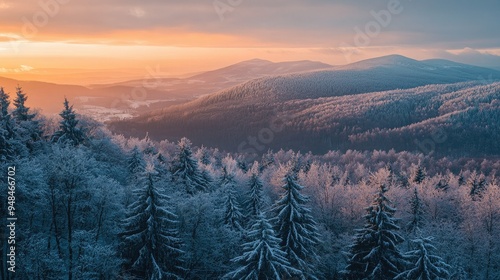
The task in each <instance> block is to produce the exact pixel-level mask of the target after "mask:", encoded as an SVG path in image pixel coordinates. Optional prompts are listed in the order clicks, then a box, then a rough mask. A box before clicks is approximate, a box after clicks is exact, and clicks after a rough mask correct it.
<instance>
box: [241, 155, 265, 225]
mask: <svg viewBox="0 0 500 280" xmlns="http://www.w3.org/2000/svg"><path fill="white" fill-rule="evenodd" d="M263 190H264V186H263V185H262V181H261V180H260V178H259V164H258V163H257V162H255V163H254V165H253V166H252V170H251V175H250V180H249V182H248V192H247V194H246V200H245V203H244V207H245V210H246V211H247V216H248V217H249V218H251V219H255V218H256V217H257V215H258V214H259V213H260V212H261V211H262V206H263Z"/></svg>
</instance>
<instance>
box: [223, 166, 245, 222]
mask: <svg viewBox="0 0 500 280" xmlns="http://www.w3.org/2000/svg"><path fill="white" fill-rule="evenodd" d="M220 185H221V187H222V190H223V191H224V192H225V193H226V201H225V213H224V223H225V224H227V225H229V226H230V227H231V228H233V229H237V230H241V229H243V225H242V224H243V218H244V215H243V213H242V209H241V206H240V203H239V202H238V197H237V195H236V190H235V188H236V181H235V180H234V176H233V175H231V174H228V172H227V169H226V167H224V168H223V171H222V176H221V179H220Z"/></svg>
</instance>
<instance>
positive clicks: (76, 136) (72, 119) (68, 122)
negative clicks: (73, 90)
mask: <svg viewBox="0 0 500 280" xmlns="http://www.w3.org/2000/svg"><path fill="white" fill-rule="evenodd" d="M59 116H61V118H62V120H61V121H60V122H59V130H58V131H56V132H55V133H54V135H53V136H52V141H53V142H57V143H68V144H71V145H73V146H78V145H80V144H82V143H83V142H84V141H85V139H86V136H85V133H84V132H83V130H82V128H81V127H79V126H78V122H79V120H77V119H76V114H75V112H74V110H73V106H70V105H69V102H68V99H66V98H64V109H63V111H62V112H61V113H60V114H59Z"/></svg>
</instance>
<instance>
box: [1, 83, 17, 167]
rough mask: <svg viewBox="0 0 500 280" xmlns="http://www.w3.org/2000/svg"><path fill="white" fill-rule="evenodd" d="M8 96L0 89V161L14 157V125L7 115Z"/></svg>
mask: <svg viewBox="0 0 500 280" xmlns="http://www.w3.org/2000/svg"><path fill="white" fill-rule="evenodd" d="M9 105H10V101H9V95H8V94H7V93H6V92H5V91H4V89H3V87H0V160H3V161H5V160H8V159H12V158H13V157H14V148H13V143H12V142H13V138H14V133H15V132H14V124H13V123H12V119H11V116H10V114H9Z"/></svg>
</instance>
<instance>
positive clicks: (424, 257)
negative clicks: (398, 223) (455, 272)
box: [394, 237, 451, 280]
mask: <svg viewBox="0 0 500 280" xmlns="http://www.w3.org/2000/svg"><path fill="white" fill-rule="evenodd" d="M412 243H413V244H414V245H415V248H416V249H415V250H412V251H410V252H408V253H406V254H405V257H406V258H407V259H408V260H409V262H410V265H409V266H408V268H407V269H406V270H405V271H403V272H402V273H400V274H399V275H397V276H396V277H395V278H394V280H411V279H418V280H445V279H449V276H450V273H449V272H448V270H449V269H450V268H451V267H450V266H449V265H448V264H447V263H445V262H444V260H443V259H442V258H441V257H439V256H436V255H433V251H436V250H437V249H436V247H434V245H432V237H427V238H421V239H415V240H412Z"/></svg>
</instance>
